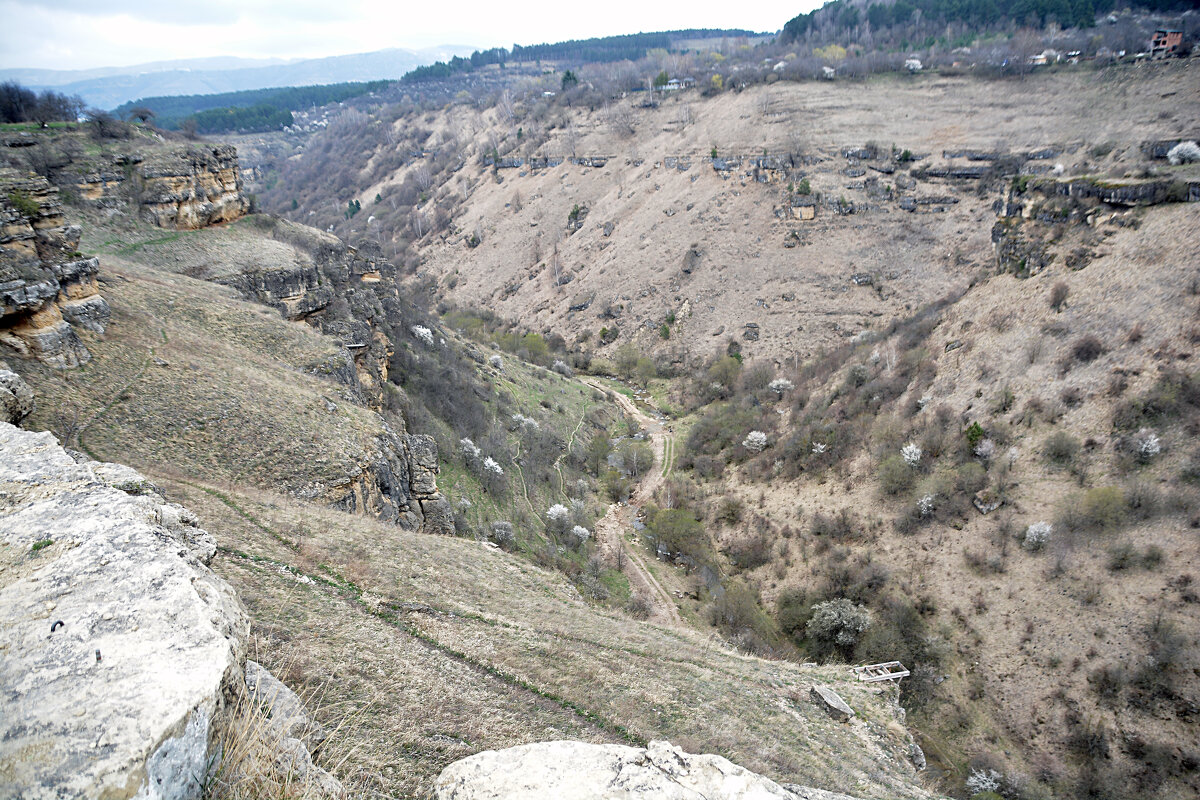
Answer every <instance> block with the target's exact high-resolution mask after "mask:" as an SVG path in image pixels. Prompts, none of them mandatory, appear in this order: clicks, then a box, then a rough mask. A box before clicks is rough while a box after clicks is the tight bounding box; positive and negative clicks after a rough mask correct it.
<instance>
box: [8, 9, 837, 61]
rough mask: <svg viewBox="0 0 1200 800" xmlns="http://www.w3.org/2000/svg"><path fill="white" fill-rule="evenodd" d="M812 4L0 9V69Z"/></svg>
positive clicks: (551, 33) (746, 14)
mask: <svg viewBox="0 0 1200 800" xmlns="http://www.w3.org/2000/svg"><path fill="white" fill-rule="evenodd" d="M820 4H821V3H820V0H788V1H787V2H783V1H782V0H760V1H759V2H753V3H751V4H750V5H749V6H742V5H741V4H739V3H731V2H714V3H711V4H709V3H695V4H683V3H661V2H659V3H651V4H650V5H646V4H645V3H643V2H636V1H635V0H608V2H603V3H579V4H572V3H570V2H564V0H556V2H549V0H534V1H533V2H522V3H506V2H502V1H498V0H457V2H449V3H446V2H413V1H412V0H398V1H394V2H378V1H377V0H191V2H187V1H186V0H0V68H9V67H41V68H46V69H87V68H91V67H103V66H125V65H129V64H139V63H143V62H147V61H163V60H174V59H184V58H202V57H206V56H242V57H246V58H272V57H276V58H297V57H302V58H314V57H320V56H331V55H341V54H344V53H363V52H369V51H372V50H381V49H383V48H387V47H409V48H420V47H430V46H433V45H440V44H455V45H467V46H470V47H479V48H486V47H496V46H504V47H511V46H512V45H513V43H514V42H515V43H517V44H538V43H540V42H552V41H560V40H563V39H586V38H588V37H591V36H608V35H613V34H621V33H637V32H639V31H658V30H671V29H679V28H745V29H749V30H754V31H777V30H779V29H780V28H782V27H783V23H784V22H786V21H787V20H788V19H790V18H791V17H794V16H795V15H796V14H798V13H800V12H801V11H807V10H809V9H811V8H814V7H816V6H818V5H820Z"/></svg>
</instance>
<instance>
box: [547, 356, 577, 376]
mask: <svg viewBox="0 0 1200 800" xmlns="http://www.w3.org/2000/svg"><path fill="white" fill-rule="evenodd" d="M550 369H552V370H554V371H555V372H557V373H558V374H559V375H566V376H567V377H568V378H570V377H571V376H573V375H574V374H575V371H574V370H573V369H571V366H570V365H569V364H568V363H567V362H565V361H563V360H562V359H561V358H557V359H555V360H554V364H553V366H551V367H550Z"/></svg>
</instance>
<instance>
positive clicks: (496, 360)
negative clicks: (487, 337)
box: [488, 353, 504, 370]
mask: <svg viewBox="0 0 1200 800" xmlns="http://www.w3.org/2000/svg"><path fill="white" fill-rule="evenodd" d="M488 363H489V364H491V365H492V366H493V367H495V368H496V369H498V370H503V369H504V359H503V358H501V357H500V356H499V355H496V354H494V353H493V354H492V355H491V356H490V357H489V358H488Z"/></svg>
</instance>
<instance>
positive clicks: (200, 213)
mask: <svg viewBox="0 0 1200 800" xmlns="http://www.w3.org/2000/svg"><path fill="white" fill-rule="evenodd" d="M133 178H134V191H135V193H136V196H137V201H138V206H139V208H140V213H141V216H142V219H145V220H146V221H148V222H152V223H153V224H155V225H157V226H159V227H160V228H175V229H179V230H194V229H196V228H205V227H207V226H209V225H216V224H218V223H221V222H232V221H233V220H235V219H237V218H238V217H241V216H242V215H244V214H245V213H246V212H247V211H248V210H249V208H250V203H249V201H248V200H247V199H246V197H245V196H244V195H243V194H242V173H241V170H239V169H238V159H237V148H235V147H234V146H233V145H227V144H223V145H213V146H209V147H188V148H185V149H183V150H176V151H173V152H169V153H161V154H154V155H151V156H149V157H147V158H145V159H144V160H143V161H141V163H139V164H137V165H135V167H134V170H133Z"/></svg>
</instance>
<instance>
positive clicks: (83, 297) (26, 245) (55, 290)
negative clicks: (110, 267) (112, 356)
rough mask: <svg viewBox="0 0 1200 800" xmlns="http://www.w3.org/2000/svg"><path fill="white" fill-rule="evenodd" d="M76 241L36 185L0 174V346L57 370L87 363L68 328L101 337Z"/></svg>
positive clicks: (88, 261)
mask: <svg viewBox="0 0 1200 800" xmlns="http://www.w3.org/2000/svg"><path fill="white" fill-rule="evenodd" d="M80 234H81V231H80V229H79V227H78V226H77V225H68V224H67V223H66V220H65V219H64V217H63V213H62V205H61V204H60V203H59V200H58V190H57V189H56V188H54V187H52V186H51V185H50V184H49V183H47V182H46V180H45V179H44V178H40V177H38V176H36V175H32V174H27V175H22V174H19V173H16V172H14V171H12V170H0V344H3V345H7V346H8V347H10V348H12V349H13V350H15V351H16V352H17V353H18V354H20V355H22V356H26V357H35V358H37V359H39V360H40V361H42V362H43V363H45V364H48V365H50V366H52V367H57V368H67V367H75V366H78V365H80V364H83V363H86V362H87V361H88V360H90V358H91V354H90V353H88V351H87V348H86V347H85V346H84V344H83V342H82V341H81V340H80V338H79V336H78V334H77V333H76V331H75V328H86V329H88V330H91V331H94V332H96V333H103V332H104V329H105V326H106V325H107V323H108V318H109V308H108V303H106V302H105V301H104V298H103V297H101V296H100V291H99V287H98V285H97V280H96V276H97V273H98V272H99V269H100V262H99V261H98V260H97V259H95V258H84V257H83V256H82V255H81V254H80V253H79V252H78V250H77V248H78V247H79V237H80Z"/></svg>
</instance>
